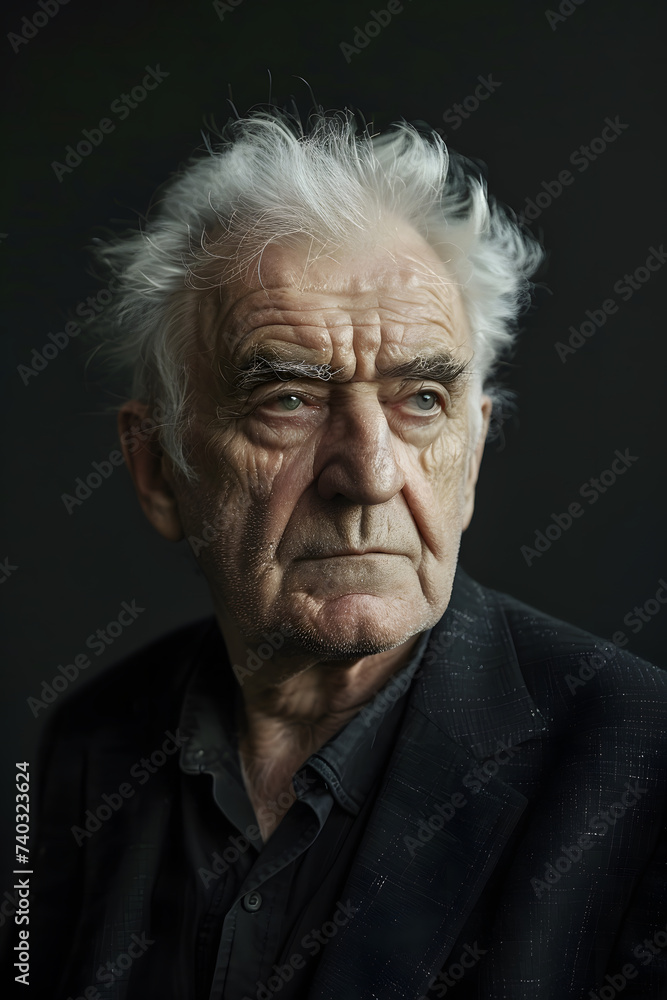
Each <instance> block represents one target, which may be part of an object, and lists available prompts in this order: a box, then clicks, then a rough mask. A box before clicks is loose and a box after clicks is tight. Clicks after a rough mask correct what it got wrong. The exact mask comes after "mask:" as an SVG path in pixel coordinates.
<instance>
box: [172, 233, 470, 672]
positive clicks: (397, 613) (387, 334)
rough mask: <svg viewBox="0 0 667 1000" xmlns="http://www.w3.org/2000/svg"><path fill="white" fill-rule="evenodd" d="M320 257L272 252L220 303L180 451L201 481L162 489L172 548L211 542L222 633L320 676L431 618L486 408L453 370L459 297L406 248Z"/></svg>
mask: <svg viewBox="0 0 667 1000" xmlns="http://www.w3.org/2000/svg"><path fill="white" fill-rule="evenodd" d="M335 258H336V259H332V258H331V257H329V256H322V257H320V258H319V259H317V260H315V261H314V262H313V261H310V262H308V263H307V260H308V254H307V251H306V250H305V249H304V250H297V249H286V248H284V247H280V246H277V245H276V246H269V247H268V248H267V249H266V250H265V252H264V254H263V257H262V263H261V284H260V281H259V280H258V279H257V275H256V273H255V276H254V278H253V279H246V280H245V282H240V281H239V282H238V283H236V284H233V285H231V286H230V285H227V286H225V287H224V289H223V291H222V301H220V298H219V296H218V293H217V291H216V301H215V311H214V314H215V321H214V323H215V329H214V349H213V354H211V344H212V343H213V340H212V337H211V330H210V329H209V330H208V331H206V334H207V335H206V346H205V347H204V346H203V345H200V347H199V349H200V350H202V351H206V352H207V353H206V354H204V355H203V356H204V357H205V358H207V359H208V360H209V361H210V360H211V359H212V362H213V363H212V364H211V363H209V364H202V366H201V370H200V371H199V372H198V375H197V378H196V380H195V382H196V390H197V412H196V416H195V419H194V421H193V423H192V426H191V428H190V430H189V432H188V437H187V439H186V454H187V455H188V457H189V459H190V461H191V463H192V464H193V466H194V467H195V469H196V470H197V472H198V474H199V477H200V478H199V480H198V482H196V483H194V484H186V483H185V482H184V481H183V480H181V479H180V478H178V477H175V478H174V479H173V488H174V491H175V494H176V498H177V505H178V516H179V518H180V521H181V525H182V527H183V531H184V532H185V534H186V535H187V536H190V537H191V536H195V537H200V538H201V537H204V538H209V539H210V538H211V537H213V540H212V541H211V542H210V544H208V545H207V546H205V547H203V548H202V549H201V553H200V556H199V559H200V563H201V565H202V568H203V570H204V572H205V574H206V576H207V578H208V581H209V584H210V587H211V590H212V592H213V596H214V601H215V603H216V608H217V611H218V615H219V617H221V620H222V621H223V622H226V623H229V624H232V625H234V626H235V627H236V628H237V629H238V630H239V631H240V633H241V635H242V636H243V637H244V638H245V639H246V640H249V641H250V642H252V641H253V640H256V641H260V635H261V633H262V632H264V631H266V632H273V631H280V632H282V634H283V635H285V636H290V637H291V639H292V642H291V643H288V645H287V647H286V648H288V647H289V646H290V645H291V646H292V647H293V648H295V649H299V648H301V649H304V650H308V651H309V652H310V653H315V654H317V655H318V656H320V657H322V658H326V659H334V660H335V659H343V658H345V659H348V658H350V657H354V656H365V655H370V654H372V653H377V652H381V651H383V650H387V649H390V648H392V647H394V646H397V645H398V644H400V643H402V642H404V641H405V640H406V639H407V638H409V637H410V636H412V635H415V634H416V633H417V632H421V631H423V630H424V629H426V628H430V627H431V626H432V625H433V624H434V623H435V622H436V621H438V619H439V618H440V617H441V615H442V614H443V612H444V610H445V608H446V606H447V603H448V601H449V596H450V593H451V586H452V580H453V576H454V571H455V568H456V562H457V556H458V549H459V542H460V536H461V532H462V530H463V529H464V528H465V527H466V526H467V522H468V521H469V519H470V516H471V513H472V495H473V490H474V483H475V479H476V475H477V468H478V464H479V458H480V455H481V448H477V449H476V445H477V442H478V438H479V427H480V426H482V424H483V423H484V419H485V418H486V417H488V408H489V407H488V400H486V399H485V397H482V396H481V395H480V394H479V390H478V389H476V388H475V385H474V384H473V383H472V382H471V380H470V379H469V377H468V376H467V375H466V374H461V373H460V371H459V368H460V366H462V365H463V364H465V363H466V362H469V361H470V359H471V357H472V349H471V345H470V340H469V330H468V326H467V321H466V318H465V315H464V313H463V309H462V306H461V303H460V297H459V293H458V290H457V288H456V286H455V284H454V283H453V282H452V281H451V279H449V277H448V275H447V272H446V270H445V268H444V266H443V265H442V264H441V263H440V262H439V260H438V258H437V257H436V256H435V254H434V253H433V251H432V250H431V249H430V248H429V247H428V245H427V244H426V243H425V242H424V241H423V240H422V239H421V237H419V236H418V234H416V233H414V232H413V231H412V230H407V229H404V230H402V231H401V232H400V233H399V234H398V235H397V237H396V238H395V239H393V240H391V241H386V243H385V245H383V246H380V247H376V248H374V249H372V250H369V251H366V252H364V253H358V254H356V255H354V256H349V255H348V256H346V255H345V254H343V253H339V254H336V255H335ZM248 282H250V283H248ZM207 309H208V311H209V312H211V313H212V314H213V309H212V308H211V300H209V302H208V304H207V306H206V308H205V310H204V315H205V314H206V310H207ZM295 363H296V364H297V367H296V369H295V368H294V365H295ZM314 366H325V367H324V368H315V367H314ZM322 375H323V376H324V377H318V376H322ZM471 393H472V394H473V398H472V399H471ZM471 404H472V405H471ZM474 407H476V408H477V413H476V414H475V410H474ZM480 410H481V411H482V412H481V413H480ZM475 416H476V419H475ZM471 422H472V424H474V427H472V426H471ZM482 436H483V435H482ZM205 529H206V534H205V535H202V532H203V531H204V530H205ZM211 529H213V530H211Z"/></svg>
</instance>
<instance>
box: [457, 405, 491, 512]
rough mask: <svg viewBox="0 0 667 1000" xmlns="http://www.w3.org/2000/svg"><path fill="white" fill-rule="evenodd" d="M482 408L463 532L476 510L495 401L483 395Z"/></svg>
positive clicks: (470, 463) (467, 487) (467, 485)
mask: <svg viewBox="0 0 667 1000" xmlns="http://www.w3.org/2000/svg"><path fill="white" fill-rule="evenodd" d="M480 407H481V411H482V422H481V426H480V430H479V437H478V438H477V442H476V444H475V447H474V449H473V451H472V453H471V454H470V457H469V459H468V471H467V474H466V482H465V487H464V490H465V493H464V497H465V499H464V507H463V522H462V526H461V530H462V531H465V530H466V528H467V527H468V525H469V524H470V522H471V521H472V515H473V511H474V509H475V486H476V485H477V477H478V476H479V467H480V465H481V464H482V455H483V454H484V444H485V442H486V435H487V434H488V432H489V421H490V420H491V410H492V409H493V401H492V400H491V397H490V396H485V395H484V394H483V393H482V396H481V397H480Z"/></svg>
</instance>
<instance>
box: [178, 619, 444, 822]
mask: <svg viewBox="0 0 667 1000" xmlns="http://www.w3.org/2000/svg"><path fill="white" fill-rule="evenodd" d="M430 634H431V630H429V631H428V632H424V633H423V634H422V635H421V636H420V637H419V640H418V642H417V644H416V646H415V648H414V650H413V653H412V656H411V658H410V661H409V663H407V664H406V666H404V667H402V668H401V670H399V671H398V673H396V674H394V675H393V676H392V677H390V679H389V680H388V681H387V683H386V684H385V685H384V686H383V687H382V688H381V690H380V691H378V692H377V693H376V694H375V695H374V697H373V698H372V699H371V701H370V702H368V704H367V705H365V706H364V707H363V708H361V709H360V711H359V712H358V713H357V714H356V715H355V716H354V717H353V718H352V719H350V721H349V722H347V723H346V725H345V726H344V727H343V728H342V729H341V730H339V732H338V733H336V734H335V735H334V736H333V737H331V739H329V740H328V741H327V742H326V743H325V744H324V745H323V746H322V747H320V749H319V750H317V751H316V752H315V753H313V754H311V756H310V757H309V758H308V760H307V761H306V763H305V764H304V765H303V767H302V768H301V769H300V772H299V773H300V774H301V773H302V772H304V771H305V769H307V768H310V769H312V771H313V772H314V773H315V774H316V775H317V776H318V778H319V779H320V782H321V783H326V785H327V786H328V787H329V789H330V790H331V793H332V795H333V797H334V798H335V800H336V801H337V802H338V804H339V805H340V806H341V807H342V808H343V809H345V810H346V811H347V812H349V813H351V814H352V815H356V814H357V813H358V812H359V810H360V808H361V806H362V804H363V802H364V800H365V799H366V796H367V795H368V793H369V792H370V790H371V788H372V786H373V784H374V782H375V781H376V779H377V778H378V777H379V776H380V773H381V771H382V770H383V767H384V764H385V763H386V760H387V756H388V753H389V750H390V747H391V745H392V743H393V737H394V735H395V733H396V730H397V728H398V726H399V724H400V719H401V716H402V710H403V708H404V706H405V695H406V693H407V691H408V689H409V688H410V685H411V683H412V681H413V679H414V677H415V674H416V673H417V670H418V668H419V665H420V661H421V659H422V655H423V653H424V650H425V648H426V646H427V644H428V640H429V637H430ZM240 699H241V691H240V688H239V685H238V682H237V681H236V680H235V678H234V676H233V673H232V670H231V667H230V664H229V658H228V656H227V651H226V647H225V643H224V640H223V638H222V634H221V632H220V629H219V627H218V625H217V622H214V623H213V625H212V627H211V631H210V633H209V635H208V636H207V638H206V640H205V641H204V643H203V644H202V648H201V651H200V654H199V657H198V659H197V662H196V664H195V668H194V671H193V673H192V675H191V677H190V681H189V683H188V685H187V688H186V692H185V697H184V700H183V707H182V710H181V717H180V722H179V731H180V732H181V734H182V735H183V736H184V737H185V745H184V746H183V748H182V750H181V757H180V767H181V770H182V771H183V772H185V773H186V774H200V773H205V772H206V773H209V774H212V775H213V776H214V777H216V776H219V775H220V774H221V772H225V774H226V777H227V778H230V779H232V781H231V782H229V781H225V797H226V798H228V796H230V794H231V793H232V791H233V789H236V793H235V795H234V797H236V796H237V795H238V798H239V801H238V802H236V803H234V804H233V805H232V803H230V806H231V807H232V808H233V810H234V812H236V813H239V814H240V813H243V814H247V810H248V808H249V803H248V801H247V795H246V792H245V787H244V783H243V778H242V775H241V767H240V762H239V756H238V734H237V732H236V724H235V717H236V705H237V701H240ZM309 784H310V783H309V782H308V781H305V782H303V783H302V782H300V781H299V780H298V779H297V780H296V781H295V789H296V792H297V795H298V796H299V798H303V797H307V796H308V794H309V793H308V786H309Z"/></svg>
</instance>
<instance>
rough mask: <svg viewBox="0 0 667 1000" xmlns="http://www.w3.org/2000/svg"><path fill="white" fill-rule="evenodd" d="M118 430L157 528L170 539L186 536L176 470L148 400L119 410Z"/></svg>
mask: <svg viewBox="0 0 667 1000" xmlns="http://www.w3.org/2000/svg"><path fill="white" fill-rule="evenodd" d="M118 433H119V435H120V443H121V447H122V449H123V455H124V457H125V463H126V465H127V467H128V469H129V470H130V475H131V476H132V481H133V482H134V488H135V490H136V491H137V496H138V497H139V503H140V504H141V507H142V510H143V512H144V514H145V515H146V517H147V518H148V520H149V521H150V522H151V524H152V525H153V527H154V528H157V530H158V531H159V532H160V534H161V535H164V537H165V538H167V539H168V540H169V541H170V542H178V541H180V540H181V538H183V528H182V526H181V519H180V516H179V513H178V506H177V503H176V496H175V494H174V491H173V488H172V482H173V473H172V469H171V464H170V462H169V460H168V457H167V456H166V455H165V454H164V452H163V450H162V448H161V446H160V442H159V436H158V431H157V428H156V424H155V421H154V420H153V419H152V418H151V417H149V415H148V404H147V403H142V402H140V401H139V400H138V399H131V400H129V402H127V403H125V404H124V405H123V406H122V407H121V409H120V412H119V413H118Z"/></svg>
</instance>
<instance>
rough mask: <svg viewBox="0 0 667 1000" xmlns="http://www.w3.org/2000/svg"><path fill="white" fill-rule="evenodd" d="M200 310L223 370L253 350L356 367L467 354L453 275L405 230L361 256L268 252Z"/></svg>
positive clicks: (298, 249)
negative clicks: (362, 358) (366, 359)
mask: <svg viewBox="0 0 667 1000" xmlns="http://www.w3.org/2000/svg"><path fill="white" fill-rule="evenodd" d="M204 312H205V316H202V319H204V324H205V327H206V335H207V340H208V343H209V349H211V348H212V349H213V353H214V355H215V357H216V359H217V362H218V363H222V364H223V365H224V364H225V363H228V364H230V365H236V364H238V363H239V362H241V361H242V360H244V359H245V358H246V357H248V356H249V355H252V353H253V352H254V351H255V350H257V349H258V348H259V347H262V348H265V349H272V348H273V349H276V350H279V353H281V354H285V353H287V354H290V353H294V356H295V357H296V356H298V357H300V358H312V359H313V360H317V361H319V362H322V361H327V362H335V363H336V364H337V365H342V366H346V367H347V366H349V365H352V367H353V368H355V367H357V366H358V362H359V355H360V354H362V355H368V356H371V355H373V356H374V358H375V360H376V361H377V362H381V361H383V360H386V361H387V362H391V361H395V360H397V359H400V358H403V357H408V356H414V355H415V354H419V353H422V352H428V351H438V350H440V351H442V350H443V349H444V350H447V351H449V352H450V353H452V354H455V355H459V356H461V357H463V356H468V357H469V356H470V353H471V345H470V330H469V326H468V322H467V318H466V315H465V311H464V308H463V304H462V298H461V293H460V289H459V286H458V283H457V281H456V279H455V278H454V277H453V273H452V272H451V271H450V270H449V269H448V267H447V264H446V263H445V262H443V260H441V259H440V258H439V257H438V255H437V254H436V252H435V251H434V250H433V249H432V248H431V247H430V246H429V244H428V243H426V241H425V240H424V239H422V238H421V237H420V236H419V235H418V234H417V233H416V232H414V231H413V230H410V229H407V228H405V229H403V230H402V231H401V230H399V231H397V232H396V233H395V234H394V236H393V238H392V239H385V240H383V241H382V242H378V243H376V244H375V245H373V246H368V247H365V248H363V249H359V248H356V249H354V250H345V249H342V248H338V249H331V248H322V247H320V248H318V249H315V248H314V246H313V243H312V242H311V243H305V244H302V245H297V246H291V247H286V246H283V245H279V244H270V245H269V246H268V247H266V248H265V250H264V251H263V253H262V255H261V258H260V259H259V260H258V261H256V262H255V264H254V265H253V268H252V269H249V271H248V272H247V273H245V274H244V277H243V279H237V280H235V281H233V282H231V283H228V284H223V285H222V286H221V287H220V289H216V292H215V295H214V296H209V297H208V299H207V303H206V307H205V310H204ZM290 349H291V350H290Z"/></svg>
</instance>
